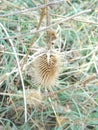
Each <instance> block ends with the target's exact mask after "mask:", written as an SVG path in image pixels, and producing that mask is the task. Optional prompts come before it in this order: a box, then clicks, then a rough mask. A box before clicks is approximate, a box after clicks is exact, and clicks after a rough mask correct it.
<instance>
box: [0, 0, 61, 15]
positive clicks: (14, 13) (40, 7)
mask: <svg viewBox="0 0 98 130" xmlns="http://www.w3.org/2000/svg"><path fill="white" fill-rule="evenodd" d="M61 2H64V0H59V1H55V2H49V3H48V4H43V5H39V6H37V7H34V8H29V9H25V10H21V11H15V12H12V13H9V14H2V15H0V17H7V16H12V15H18V14H21V13H25V12H28V11H35V10H40V9H42V8H45V7H47V6H52V5H55V4H59V3H61Z"/></svg>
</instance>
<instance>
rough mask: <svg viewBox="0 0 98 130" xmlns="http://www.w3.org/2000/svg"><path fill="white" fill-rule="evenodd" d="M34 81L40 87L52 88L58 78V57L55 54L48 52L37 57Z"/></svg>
mask: <svg viewBox="0 0 98 130" xmlns="http://www.w3.org/2000/svg"><path fill="white" fill-rule="evenodd" d="M34 66H35V71H34V80H35V82H36V83H38V84H39V85H41V86H47V87H48V86H53V85H55V83H56V80H57V79H58V76H59V72H60V71H59V70H60V57H59V55H58V54H57V52H53V51H49V52H47V53H43V54H42V55H39V56H38V57H37V58H36V60H35V62H34Z"/></svg>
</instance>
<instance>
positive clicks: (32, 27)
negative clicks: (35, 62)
mask: <svg viewBox="0 0 98 130" xmlns="http://www.w3.org/2000/svg"><path fill="white" fill-rule="evenodd" d="M44 2H45V1H44V0H0V127H1V128H0V130H1V129H2V130H3V129H5V130H65V129H66V130H98V52H97V51H98V0H47V6H49V15H50V25H49V26H48V27H47V26H46V18H45V16H44V17H43V19H42V21H41V23H40V28H39V29H38V31H37V27H38V24H39V20H40V17H41V16H42V13H41V12H42V9H43V8H44V7H46V5H44ZM42 7H43V8H42ZM46 28H52V29H53V30H54V31H55V33H56V40H55V45H54V48H55V49H56V50H59V51H60V55H61V57H63V58H62V59H63V60H62V62H63V67H62V73H61V74H60V76H59V81H58V83H59V84H58V86H57V87H56V86H54V87H53V88H52V91H50V92H49V94H48V96H47V94H46V93H45V91H44V90H42V92H41V93H39V91H38V89H36V86H35V85H34V84H33V82H32V75H33V74H32V73H30V71H31V70H32V68H33V67H32V66H31V67H30V71H27V70H25V66H27V67H28V63H29V62H30V61H32V57H33V55H34V53H35V52H37V51H38V50H39V49H40V48H44V47H45V46H46ZM28 50H29V53H28ZM26 56H27V58H26V59H25V60H24V58H25V57H26ZM19 67H20V71H18V70H19ZM21 76H22V77H21ZM22 81H23V83H21V82H22ZM24 87H25V88H24ZM37 87H38V86H37ZM25 91H26V98H27V109H26V102H25V95H24V97H23V94H25ZM26 112H27V113H26ZM26 116H27V119H26ZM26 120H27V121H26Z"/></svg>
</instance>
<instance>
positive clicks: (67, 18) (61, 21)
mask: <svg viewBox="0 0 98 130" xmlns="http://www.w3.org/2000/svg"><path fill="white" fill-rule="evenodd" d="M89 12H91V9H89V10H84V11H81V12H79V13H76V14H74V15H72V16H69V17H66V18H65V19H62V20H60V21H58V22H56V23H54V24H51V25H50V26H47V27H43V28H42V29H39V30H36V31H33V30H31V32H29V33H25V34H21V35H20V34H18V35H16V36H11V37H5V38H0V40H2V39H9V38H10V39H13V38H18V37H23V36H27V35H31V34H36V33H39V32H41V31H44V30H47V29H49V28H51V27H53V26H56V25H58V24H61V23H63V22H66V21H68V20H71V19H73V18H75V17H77V16H79V15H82V14H85V13H89Z"/></svg>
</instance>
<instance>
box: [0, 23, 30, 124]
mask: <svg viewBox="0 0 98 130" xmlns="http://www.w3.org/2000/svg"><path fill="white" fill-rule="evenodd" d="M0 26H1V27H2V29H3V30H4V32H5V34H6V35H7V37H9V34H8V33H7V31H6V29H5V27H4V26H3V25H2V24H1V23H0ZM9 42H10V44H11V46H12V49H13V52H14V54H15V58H16V62H17V65H18V70H19V74H20V79H21V84H22V88H23V97H24V108H25V122H27V103H26V93H25V85H24V81H23V76H22V72H21V67H20V64H19V59H18V56H17V53H16V49H15V47H14V44H13V42H12V40H11V39H9Z"/></svg>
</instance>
